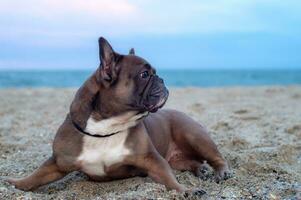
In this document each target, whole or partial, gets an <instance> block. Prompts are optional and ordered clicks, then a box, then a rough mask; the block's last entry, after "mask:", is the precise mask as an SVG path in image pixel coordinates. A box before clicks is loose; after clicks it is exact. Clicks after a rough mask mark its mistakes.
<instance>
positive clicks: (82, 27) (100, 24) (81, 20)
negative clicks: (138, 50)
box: [0, 0, 300, 46]
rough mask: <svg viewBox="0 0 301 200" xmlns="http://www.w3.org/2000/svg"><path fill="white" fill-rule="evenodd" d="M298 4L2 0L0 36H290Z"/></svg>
mask: <svg viewBox="0 0 301 200" xmlns="http://www.w3.org/2000/svg"><path fill="white" fill-rule="evenodd" d="M298 5H300V3H299V2H298V1H294V0H289V1H279V0H276V1H275V0H274V1H273V0H263V1H262V0H244V1H241V0H211V1H207V0H187V1H179V0H174V1H162V0H113V1H109V0H49V1H41V0H27V1H18V0H10V1H0V23H1V25H2V26H1V28H0V36H1V37H2V38H5V39H6V40H9V41H11V42H13V43H14V42H23V43H28V44H33V45H46V46H52V45H67V44H69V45H71V46H72V45H76V41H77V42H79V41H80V40H81V41H84V40H85V39H89V38H96V37H98V36H99V35H104V36H110V37H128V36H144V35H170V34H172V35H183V34H184V35H185V34H186V35H187V34H220V33H231V32H233V33H237V32H238V33H239V32H242V33H246V32H273V31H275V32H285V31H286V32H289V31H290V32H294V31H295V29H296V28H295V26H294V24H289V23H288V22H287V19H290V20H291V21H294V20H295V21H296V22H297V19H300V14H299V11H298V9H296V8H297V7H298ZM275 13H277V14H275ZM77 45H81V43H78V44H77Z"/></svg>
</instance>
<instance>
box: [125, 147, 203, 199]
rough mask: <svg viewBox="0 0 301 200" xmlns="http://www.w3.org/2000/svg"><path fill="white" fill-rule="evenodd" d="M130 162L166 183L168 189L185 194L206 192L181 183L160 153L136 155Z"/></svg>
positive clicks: (155, 178) (157, 180)
mask: <svg viewBox="0 0 301 200" xmlns="http://www.w3.org/2000/svg"><path fill="white" fill-rule="evenodd" d="M129 160H131V161H130V163H131V164H132V165H134V166H136V167H138V168H140V169H142V170H145V171H146V172H147V174H148V175H149V176H150V177H151V178H152V179H153V180H154V181H155V182H158V183H161V184H163V185H165V187H166V188H167V189H168V190H173V189H175V190H177V191H178V192H185V194H184V195H189V194H194V195H199V196H201V195H203V194H205V193H206V192H205V191H204V190H202V189H187V188H186V187H184V186H183V185H181V184H180V183H179V182H178V181H177V179H176V177H175V175H174V174H173V173H172V169H171V168H170V166H169V164H168V162H167V161H166V160H165V159H164V158H162V157H161V155H159V154H158V153H155V152H154V153H150V154H148V155H146V156H141V155H140V156H134V157H132V158H130V159H129Z"/></svg>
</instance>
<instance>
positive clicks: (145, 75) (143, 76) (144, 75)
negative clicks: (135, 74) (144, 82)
mask: <svg viewBox="0 0 301 200" xmlns="http://www.w3.org/2000/svg"><path fill="white" fill-rule="evenodd" d="M148 76H149V73H148V71H144V72H142V73H141V74H140V77H141V78H147V77H148Z"/></svg>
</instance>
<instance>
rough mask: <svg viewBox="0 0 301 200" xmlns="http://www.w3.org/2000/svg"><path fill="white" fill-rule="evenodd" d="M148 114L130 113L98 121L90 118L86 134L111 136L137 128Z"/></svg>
mask: <svg viewBox="0 0 301 200" xmlns="http://www.w3.org/2000/svg"><path fill="white" fill-rule="evenodd" d="M147 114H148V112H144V113H139V114H137V112H135V111H129V112H126V113H123V114H121V115H118V116H115V117H111V118H108V119H102V120H100V121H96V120H95V119H93V117H91V116H90V117H89V119H88V121H87V125H86V128H85V132H87V133H90V134H91V135H103V136H104V135H109V134H112V133H116V132H119V131H125V130H127V129H128V128H130V127H133V126H135V125H136V124H137V123H138V122H139V119H141V118H143V117H144V116H146V115H147Z"/></svg>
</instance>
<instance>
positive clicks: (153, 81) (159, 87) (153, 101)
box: [140, 75, 169, 112]
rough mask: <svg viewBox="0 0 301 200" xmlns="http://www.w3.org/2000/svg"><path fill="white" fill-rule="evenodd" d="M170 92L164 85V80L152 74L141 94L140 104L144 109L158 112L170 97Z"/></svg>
mask: <svg viewBox="0 0 301 200" xmlns="http://www.w3.org/2000/svg"><path fill="white" fill-rule="evenodd" d="M168 95H169V92H168V90H167V88H166V87H165V85H164V81H163V79H162V78H160V77H159V76H157V75H151V76H150V77H149V79H148V81H147V83H146V85H145V87H144V89H143V91H142V93H141V94H140V96H141V99H140V105H141V106H142V107H143V109H144V110H146V111H149V112H156V111H157V110H158V109H160V108H162V107H163V105H164V104H165V102H166V100H167V99H168Z"/></svg>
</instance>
